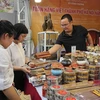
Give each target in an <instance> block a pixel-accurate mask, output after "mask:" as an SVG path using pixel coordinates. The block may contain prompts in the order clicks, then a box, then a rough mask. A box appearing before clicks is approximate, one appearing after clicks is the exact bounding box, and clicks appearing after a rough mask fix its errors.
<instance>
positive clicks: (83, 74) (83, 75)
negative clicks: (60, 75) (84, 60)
mask: <svg viewBox="0 0 100 100" xmlns="http://www.w3.org/2000/svg"><path fill="white" fill-rule="evenodd" d="M88 76H89V71H88V70H87V69H77V70H76V77H77V79H76V80H77V81H78V82H83V81H88Z"/></svg>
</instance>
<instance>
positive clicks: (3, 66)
mask: <svg viewBox="0 0 100 100" xmlns="http://www.w3.org/2000/svg"><path fill="white" fill-rule="evenodd" d="M7 54H8V53H7V51H6V50H5V51H3V50H2V51H1V50H0V90H4V89H7V88H9V87H10V86H11V85H12V82H13V68H11V66H10V62H9V61H10V60H9V58H8V55H7Z"/></svg>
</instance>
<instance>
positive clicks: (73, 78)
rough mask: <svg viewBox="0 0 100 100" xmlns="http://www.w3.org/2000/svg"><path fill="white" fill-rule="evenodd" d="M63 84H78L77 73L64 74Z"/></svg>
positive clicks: (66, 71)
mask: <svg viewBox="0 0 100 100" xmlns="http://www.w3.org/2000/svg"><path fill="white" fill-rule="evenodd" d="M63 82H64V83H72V82H76V73H75V71H73V70H65V71H64V72H63Z"/></svg>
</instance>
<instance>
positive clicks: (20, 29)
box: [14, 23, 28, 40]
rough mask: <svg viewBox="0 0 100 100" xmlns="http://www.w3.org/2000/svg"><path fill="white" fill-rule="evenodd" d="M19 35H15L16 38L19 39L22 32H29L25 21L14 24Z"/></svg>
mask: <svg viewBox="0 0 100 100" xmlns="http://www.w3.org/2000/svg"><path fill="white" fill-rule="evenodd" d="M14 28H15V31H16V32H17V35H16V36H15V37H14V39H15V40H18V38H19V36H20V35H21V34H28V29H27V27H26V26H25V25H24V24H23V23H17V24H15V25H14Z"/></svg>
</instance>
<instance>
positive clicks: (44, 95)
mask: <svg viewBox="0 0 100 100" xmlns="http://www.w3.org/2000/svg"><path fill="white" fill-rule="evenodd" d="M47 88H48V84H47V81H44V85H43V86H42V96H43V97H46V96H47Z"/></svg>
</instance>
